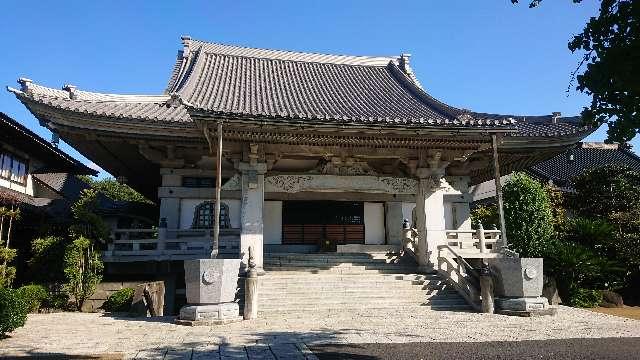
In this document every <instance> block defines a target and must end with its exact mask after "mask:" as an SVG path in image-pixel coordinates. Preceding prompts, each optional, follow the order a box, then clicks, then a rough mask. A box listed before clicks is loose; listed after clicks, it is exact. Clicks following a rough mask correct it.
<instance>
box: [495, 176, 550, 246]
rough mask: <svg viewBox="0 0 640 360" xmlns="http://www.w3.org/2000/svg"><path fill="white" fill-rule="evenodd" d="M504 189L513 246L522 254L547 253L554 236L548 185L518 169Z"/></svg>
mask: <svg viewBox="0 0 640 360" xmlns="http://www.w3.org/2000/svg"><path fill="white" fill-rule="evenodd" d="M502 192H503V196H504V217H505V227H506V230H507V238H508V239H509V247H510V248H511V249H512V250H514V251H516V252H518V253H519V254H520V256H522V257H544V256H545V254H546V252H547V251H548V248H549V244H550V242H551V240H552V236H553V219H552V213H551V204H550V201H549V198H548V196H547V193H546V192H545V189H544V188H543V186H542V185H541V184H540V183H539V182H537V181H536V180H534V179H532V178H530V177H529V176H527V175H526V174H524V173H514V175H513V176H512V177H511V179H510V180H509V181H508V182H507V183H506V184H505V185H504V188H503V189H502Z"/></svg>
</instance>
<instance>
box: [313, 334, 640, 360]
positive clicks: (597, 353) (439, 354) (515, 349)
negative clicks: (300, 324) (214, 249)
mask: <svg viewBox="0 0 640 360" xmlns="http://www.w3.org/2000/svg"><path fill="white" fill-rule="evenodd" d="M309 348H310V350H311V351H312V352H313V353H314V354H315V355H316V356H317V357H318V359H319V360H346V359H353V360H374V359H381V360H382V359H384V360H386V359H398V360H403V359H407V360H409V359H411V360H417V359H430V360H432V359H433V360H439V359H443V360H444V359H446V360H451V359H465V360H480V359H505V360H506V359H509V360H511V359H563V360H565V359H566V360H583V359H594V360H595V359H598V360H601V359H602V360H609V359H612V360H613V359H615V360H619V359H638V358H640V354H639V353H638V352H639V351H640V338H597V339H560V340H527V341H505V342H466V343H461V342H456V343H442V342H431V343H424V342H421V343H395V344H326V345H310V346H309Z"/></svg>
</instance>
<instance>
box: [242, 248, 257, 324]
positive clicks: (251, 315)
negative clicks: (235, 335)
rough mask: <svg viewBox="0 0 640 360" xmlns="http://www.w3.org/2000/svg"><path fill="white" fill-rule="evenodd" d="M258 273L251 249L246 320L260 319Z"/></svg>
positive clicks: (246, 287)
mask: <svg viewBox="0 0 640 360" xmlns="http://www.w3.org/2000/svg"><path fill="white" fill-rule="evenodd" d="M258 281H259V280H258V271H257V270H256V262H255V259H254V257H253V248H252V247H249V271H247V278H246V280H245V287H244V315H243V317H244V319H245V320H251V319H256V318H257V317H258Z"/></svg>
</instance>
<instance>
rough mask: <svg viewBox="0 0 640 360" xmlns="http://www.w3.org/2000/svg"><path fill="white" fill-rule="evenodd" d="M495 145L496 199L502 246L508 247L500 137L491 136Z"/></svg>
mask: <svg viewBox="0 0 640 360" xmlns="http://www.w3.org/2000/svg"><path fill="white" fill-rule="evenodd" d="M491 143H492V145H493V170H494V178H495V186H496V199H498V215H499V216H500V231H501V232H502V246H503V247H505V248H506V247H507V245H508V244H509V243H508V242H507V228H506V226H505V223H504V207H503V203H502V182H501V181H500V162H499V161H498V135H497V134H493V135H491Z"/></svg>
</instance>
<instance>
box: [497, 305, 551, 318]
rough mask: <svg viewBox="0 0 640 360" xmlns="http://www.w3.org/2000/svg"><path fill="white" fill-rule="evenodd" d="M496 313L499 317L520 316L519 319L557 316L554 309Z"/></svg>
mask: <svg viewBox="0 0 640 360" xmlns="http://www.w3.org/2000/svg"><path fill="white" fill-rule="evenodd" d="M497 313H498V314H500V315H508V316H520V317H537V316H554V315H556V314H558V309H557V308H555V307H550V308H547V309H544V310H529V311H513V310H498V312H497Z"/></svg>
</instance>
